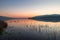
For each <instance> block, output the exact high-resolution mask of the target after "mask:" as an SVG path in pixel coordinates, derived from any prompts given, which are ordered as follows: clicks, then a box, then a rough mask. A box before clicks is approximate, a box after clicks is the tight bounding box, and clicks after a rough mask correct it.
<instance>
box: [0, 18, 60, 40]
mask: <svg viewBox="0 0 60 40" xmlns="http://www.w3.org/2000/svg"><path fill="white" fill-rule="evenodd" d="M6 22H7V23H8V27H7V28H6V29H4V31H3V33H2V35H0V37H1V40H4V39H5V40H60V22H43V21H36V20H29V19H21V20H7V21H6Z"/></svg>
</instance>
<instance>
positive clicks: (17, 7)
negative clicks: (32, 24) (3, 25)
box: [0, 0, 60, 18]
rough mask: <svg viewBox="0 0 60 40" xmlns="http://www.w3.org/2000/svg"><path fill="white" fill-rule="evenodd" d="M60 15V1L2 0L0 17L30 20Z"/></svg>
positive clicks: (0, 0) (0, 1)
mask: <svg viewBox="0 0 60 40" xmlns="http://www.w3.org/2000/svg"><path fill="white" fill-rule="evenodd" d="M50 14H60V0H0V16H8V17H16V18H28V17H33V16H38V15H50Z"/></svg>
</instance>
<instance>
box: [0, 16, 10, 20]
mask: <svg viewBox="0 0 60 40" xmlns="http://www.w3.org/2000/svg"><path fill="white" fill-rule="evenodd" d="M8 19H11V18H9V17H5V16H0V20H8Z"/></svg>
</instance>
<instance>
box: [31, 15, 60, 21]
mask: <svg viewBox="0 0 60 40" xmlns="http://www.w3.org/2000/svg"><path fill="white" fill-rule="evenodd" d="M30 19H34V20H39V21H47V22H49V21H50V22H60V15H58V14H53V15H42V16H35V17H32V18H30Z"/></svg>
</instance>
